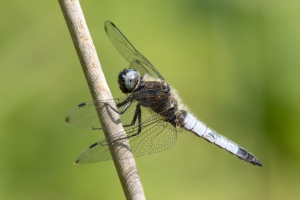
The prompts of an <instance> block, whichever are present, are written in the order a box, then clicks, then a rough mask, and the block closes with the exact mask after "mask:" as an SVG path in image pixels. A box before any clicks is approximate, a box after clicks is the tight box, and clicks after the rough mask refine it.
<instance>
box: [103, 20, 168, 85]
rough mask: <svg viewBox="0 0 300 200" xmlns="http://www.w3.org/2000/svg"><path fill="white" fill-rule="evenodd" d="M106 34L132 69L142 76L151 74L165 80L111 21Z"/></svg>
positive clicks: (105, 26) (106, 23)
mask: <svg viewBox="0 0 300 200" xmlns="http://www.w3.org/2000/svg"><path fill="white" fill-rule="evenodd" d="M104 28H105V31H106V34H107V36H108V38H109V39H110V41H111V42H112V43H113V45H114V46H115V48H116V49H117V50H118V51H119V53H120V54H121V55H122V56H123V57H124V58H125V59H126V60H127V61H128V62H129V64H130V67H131V68H135V69H136V70H138V72H139V73H140V74H141V75H144V74H150V75H152V76H154V77H156V78H160V79H162V80H164V78H163V77H162V76H161V75H160V73H159V72H158V71H157V70H156V69H155V67H154V66H153V65H152V64H151V63H150V61H148V59H147V58H146V57H145V56H143V55H142V54H141V53H140V52H139V51H138V50H136V49H135V48H134V46H133V45H132V44H131V43H130V42H129V40H128V39H127V38H126V37H125V36H124V35H123V33H122V32H121V31H120V30H119V29H118V28H117V27H116V26H115V25H114V24H113V23H112V22H110V21H106V22H105V24H104Z"/></svg>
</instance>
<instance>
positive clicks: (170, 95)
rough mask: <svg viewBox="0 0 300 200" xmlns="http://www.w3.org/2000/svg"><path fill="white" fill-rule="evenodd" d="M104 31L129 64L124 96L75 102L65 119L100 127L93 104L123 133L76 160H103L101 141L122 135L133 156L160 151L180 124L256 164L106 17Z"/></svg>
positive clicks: (124, 73) (122, 79)
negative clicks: (113, 115)
mask: <svg viewBox="0 0 300 200" xmlns="http://www.w3.org/2000/svg"><path fill="white" fill-rule="evenodd" d="M105 31H106V33H107V35H108V37H109V39H110V40H111V42H112V43H113V45H114V46H115V47H116V49H117V50H118V51H119V53H120V54H121V55H122V56H123V57H124V58H125V59H126V60H127V61H128V62H129V64H130V66H129V69H128V70H127V69H124V70H123V71H121V72H120V73H119V76H118V83H119V87H120V89H121V91H122V92H123V93H125V94H128V95H127V96H125V97H123V98H119V99H112V100H102V101H100V102H92V101H91V102H85V103H82V104H79V105H78V106H76V107H75V108H73V109H72V110H71V111H70V112H69V114H68V115H67V118H66V121H67V123H69V124H71V125H74V126H77V127H80V128H87V129H92V130H99V129H101V125H100V123H99V120H98V116H97V113H96V109H95V103H97V104H100V105H103V106H107V107H108V108H111V109H112V110H113V111H115V112H117V113H119V114H120V118H121V121H122V124H123V127H124V129H125V132H126V134H127V137H125V138H124V137H123V138H122V137H121V136H119V134H118V133H116V134H114V136H113V137H111V138H107V139H104V140H101V141H99V142H96V143H95V144H93V145H91V146H90V147H89V148H88V149H86V150H85V151H84V152H83V153H82V154H81V155H80V156H79V158H78V159H77V161H76V163H91V162H99V161H104V160H109V159H111V155H110V152H109V149H108V146H107V144H108V143H113V142H116V141H120V140H124V139H129V141H130V147H131V150H132V153H133V155H134V156H135V157H138V156H143V155H148V154H151V153H156V152H160V151H163V150H166V149H168V148H169V147H171V146H173V145H174V144H175V142H176V138H177V129H178V128H183V129H185V130H188V131H190V132H192V133H194V134H195V135H197V136H199V137H202V138H204V139H205V140H207V141H209V142H211V143H213V144H215V145H217V146H218V147H220V148H222V149H225V150H227V151H228V152H230V153H232V154H234V155H236V156H237V157H238V158H240V159H242V160H244V161H246V162H249V163H251V164H253V165H258V166H262V163H261V162H260V161H259V160H258V159H257V158H255V157H254V156H253V155H252V154H251V153H249V152H248V151H247V150H245V149H243V148H241V147H239V146H238V145H237V144H235V143H233V142H232V141H230V140H228V139H226V138H225V137H223V136H221V135H219V134H217V133H215V132H214V131H212V130H211V129H210V128H208V127H206V125H205V124H203V123H202V122H201V121H199V120H198V119H197V118H196V117H194V116H193V115H192V114H190V113H189V112H188V111H187V109H186V108H185V105H184V104H183V103H182V102H181V99H180V98H179V96H178V95H177V93H176V92H175V90H173V89H172V87H171V86H170V85H169V84H168V83H167V82H166V81H165V80H164V78H163V77H162V75H161V74H160V73H159V72H158V71H157V70H156V69H155V67H154V66H153V65H152V64H151V63H150V62H149V61H148V60H147V59H146V57H144V56H143V55H142V54H141V53H140V52H139V51H138V50H136V49H135V48H134V47H133V45H132V44H131V43H130V42H129V41H128V40H127V38H126V37H125V36H124V35H123V34H122V33H121V31H120V30H119V29H118V28H117V27H116V26H115V25H114V24H113V23H112V22H109V21H106V22H105ZM111 102H114V103H115V104H116V106H117V108H118V110H114V109H113V108H112V107H110V105H109V103H111ZM124 159H127V157H124Z"/></svg>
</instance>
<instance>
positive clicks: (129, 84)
mask: <svg viewBox="0 0 300 200" xmlns="http://www.w3.org/2000/svg"><path fill="white" fill-rule="evenodd" d="M138 79H139V74H138V72H137V71H136V70H133V69H132V70H128V72H127V73H126V74H125V76H124V82H125V87H126V88H127V89H128V90H130V91H132V90H134V89H135V87H136V86H137V84H138Z"/></svg>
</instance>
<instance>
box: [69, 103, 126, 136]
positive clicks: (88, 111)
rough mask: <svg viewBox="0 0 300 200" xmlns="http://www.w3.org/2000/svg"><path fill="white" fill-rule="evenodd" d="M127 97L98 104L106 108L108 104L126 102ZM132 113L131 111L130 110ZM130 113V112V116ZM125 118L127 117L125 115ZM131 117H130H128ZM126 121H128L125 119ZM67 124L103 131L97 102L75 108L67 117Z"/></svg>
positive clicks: (82, 104)
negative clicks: (96, 105)
mask: <svg viewBox="0 0 300 200" xmlns="http://www.w3.org/2000/svg"><path fill="white" fill-rule="evenodd" d="M126 98H127V97H124V98H119V99H110V100H103V101H99V102H97V103H98V104H100V106H106V107H107V104H112V103H116V104H118V103H120V102H122V101H124V100H125V99H126ZM122 108H123V107H120V108H119V110H121V109H122ZM129 111H130V109H129ZM129 113H130V112H128V114H129ZM124 117H125V115H124ZM128 117H129V116H128ZM124 121H126V120H125V119H124ZM66 122H67V123H68V124H70V125H72V126H76V127H78V128H83V129H90V130H95V129H101V125H100V122H99V118H98V115H97V111H96V107H95V102H94V101H88V102H84V103H81V104H79V105H77V106H76V107H74V108H73V109H72V110H71V111H70V112H69V113H68V114H67V116H66Z"/></svg>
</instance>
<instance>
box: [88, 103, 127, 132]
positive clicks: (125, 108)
mask: <svg viewBox="0 0 300 200" xmlns="http://www.w3.org/2000/svg"><path fill="white" fill-rule="evenodd" d="M104 104H105V105H107V106H108V107H109V108H110V109H112V110H113V111H114V112H116V113H118V114H119V115H122V114H123V113H124V112H125V111H126V110H127V109H128V108H129V107H130V105H131V104H132V101H129V100H127V99H126V100H125V101H123V102H121V103H118V104H117V107H120V106H122V105H124V104H127V105H125V107H124V108H123V109H122V110H121V111H118V110H116V109H114V108H113V107H112V106H111V105H110V104H108V103H104ZM92 129H93V130H99V129H102V128H94V127H92Z"/></svg>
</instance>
